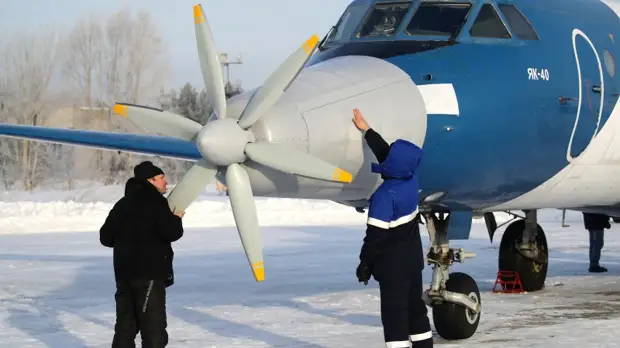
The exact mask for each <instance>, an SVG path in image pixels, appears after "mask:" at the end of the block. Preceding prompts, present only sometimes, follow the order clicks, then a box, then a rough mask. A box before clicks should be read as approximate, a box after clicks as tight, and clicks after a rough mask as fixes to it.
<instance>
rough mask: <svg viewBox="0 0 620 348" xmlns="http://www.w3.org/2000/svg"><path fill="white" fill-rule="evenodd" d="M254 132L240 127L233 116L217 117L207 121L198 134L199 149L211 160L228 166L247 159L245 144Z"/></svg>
mask: <svg viewBox="0 0 620 348" xmlns="http://www.w3.org/2000/svg"><path fill="white" fill-rule="evenodd" d="M250 141H252V134H251V133H250V132H248V131H245V130H243V129H241V127H239V125H238V124H237V120H235V119H232V118H225V119H216V120H213V121H210V122H209V123H207V124H206V125H205V126H204V127H203V128H202V129H201V130H200V132H198V135H197V136H196V145H197V146H198V151H200V153H201V154H202V156H203V157H204V158H205V159H206V160H207V161H209V162H211V163H213V164H215V165H218V166H228V165H231V164H233V163H242V162H244V161H245V159H246V157H245V145H246V144H247V143H249V142H250Z"/></svg>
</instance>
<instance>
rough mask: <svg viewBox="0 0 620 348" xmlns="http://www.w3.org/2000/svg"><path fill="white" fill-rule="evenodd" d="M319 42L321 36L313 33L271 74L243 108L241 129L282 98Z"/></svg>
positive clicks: (240, 121)
mask: <svg viewBox="0 0 620 348" xmlns="http://www.w3.org/2000/svg"><path fill="white" fill-rule="evenodd" d="M318 42H319V37H318V36H317V35H313V36H312V37H311V38H310V39H308V40H307V41H306V42H305V43H304V44H303V45H302V46H301V47H300V48H298V49H297V51H295V52H293V54H291V55H290V56H289V57H288V58H287V59H286V60H285V61H284V62H283V63H282V64H281V65H280V66H279V67H278V69H276V71H274V72H273V73H272V74H271V76H269V78H268V79H267V80H266V81H265V83H264V84H263V85H262V87H260V89H259V90H258V91H256V93H254V95H253V96H252V99H250V102H249V103H248V105H247V106H246V108H245V110H243V114H241V117H240V118H239V126H240V127H241V129H247V128H249V127H251V126H252V125H253V124H254V123H256V121H258V120H259V119H260V118H261V117H262V115H263V114H264V113H265V112H266V111H267V110H269V109H270V108H271V107H272V106H273V105H274V104H275V103H276V102H277V101H278V99H280V97H281V96H282V94H284V92H285V91H286V90H287V89H288V86H289V85H290V84H291V83H292V82H293V80H294V79H295V78H296V77H297V75H298V74H299V72H300V71H301V69H302V68H303V67H304V65H305V64H306V62H307V61H308V60H309V59H310V56H311V55H312V52H314V50H315V48H316V46H317V43H318Z"/></svg>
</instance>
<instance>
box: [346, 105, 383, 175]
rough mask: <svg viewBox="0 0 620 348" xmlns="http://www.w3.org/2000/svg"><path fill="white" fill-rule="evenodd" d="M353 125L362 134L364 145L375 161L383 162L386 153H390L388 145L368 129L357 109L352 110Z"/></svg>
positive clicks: (378, 135)
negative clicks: (373, 155)
mask: <svg viewBox="0 0 620 348" xmlns="http://www.w3.org/2000/svg"><path fill="white" fill-rule="evenodd" d="M353 123H354V124H355V126H356V127H357V129H359V130H361V131H362V132H364V139H366V143H367V144H368V146H369V147H370V149H371V150H372V152H373V153H374V154H375V157H376V158H377V161H379V163H381V162H383V161H385V159H386V158H387V155H388V152H390V145H389V144H388V143H387V142H386V141H385V140H384V139H383V137H381V135H380V134H379V133H377V132H376V131H375V130H374V129H372V128H370V126H369V125H368V123H367V122H366V119H365V118H364V116H363V115H362V113H361V112H360V111H359V110H358V109H353Z"/></svg>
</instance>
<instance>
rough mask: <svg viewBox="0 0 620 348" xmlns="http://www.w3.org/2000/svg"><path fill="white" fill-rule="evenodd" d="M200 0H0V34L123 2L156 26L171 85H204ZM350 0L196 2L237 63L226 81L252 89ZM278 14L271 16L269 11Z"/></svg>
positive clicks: (105, 11)
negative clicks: (197, 16)
mask: <svg viewBox="0 0 620 348" xmlns="http://www.w3.org/2000/svg"><path fill="white" fill-rule="evenodd" d="M198 1H200V0H194V1H189V0H0V33H2V35H3V36H5V37H6V36H7V35H11V33H15V32H16V31H21V30H30V29H33V28H36V27H35V26H47V25H50V26H58V27H65V28H67V27H70V26H71V25H73V23H75V21H76V20H77V19H78V18H80V16H83V15H85V14H88V13H90V12H92V13H95V14H101V15H102V16H104V17H107V16H109V15H110V14H111V13H113V12H115V11H117V10H119V9H121V8H123V7H124V6H125V5H128V6H129V7H130V8H131V9H132V10H135V11H136V12H137V10H142V9H144V10H147V11H148V12H149V13H150V14H151V16H152V18H153V19H154V20H155V21H156V22H158V23H159V24H160V28H161V29H160V30H161V32H162V35H163V38H164V40H165V41H166V43H167V45H168V48H169V54H170V59H171V68H172V74H171V86H168V87H174V88H178V87H180V86H181V85H182V84H183V83H185V82H187V81H189V82H190V83H192V84H194V85H196V86H198V87H199V88H198V89H202V88H203V87H204V83H203V81H202V75H201V74H200V64H199V61H198V55H197V52H196V42H195V34H194V21H193V10H192V6H193V5H195V4H196V3H199V2H198ZM350 2H351V0H313V1H300V0H262V1H253V0H202V2H200V3H201V4H202V6H203V8H204V10H205V12H206V15H207V18H208V20H209V22H210V24H211V29H212V30H213V35H214V37H215V43H216V45H217V47H218V49H219V51H220V52H222V51H224V52H229V55H230V56H232V57H231V58H234V57H235V56H237V55H238V54H239V53H241V54H242V57H243V61H244V63H243V65H241V66H239V65H235V66H232V69H231V70H232V80H233V82H234V81H235V80H236V79H240V80H241V82H242V86H243V88H244V89H246V90H247V89H250V88H253V87H256V86H258V85H260V84H262V82H263V81H264V80H265V79H266V78H267V77H268V76H269V74H270V73H271V72H272V71H273V70H274V69H275V68H276V67H277V66H278V65H279V64H280V62H281V61H283V60H284V59H285V58H286V57H287V56H288V55H289V54H290V53H291V52H293V51H294V50H295V49H297V48H298V47H299V45H301V44H302V43H303V42H304V41H305V40H306V39H308V38H309V37H310V36H311V35H312V34H317V35H319V37H320V38H323V36H324V35H325V34H326V33H327V31H328V30H329V28H330V27H331V26H332V25H334V24H336V22H337V21H338V18H339V17H340V15H341V14H342V13H343V12H344V10H345V8H346V6H347V5H348V4H349V3H350ZM276 11H277V12H279V14H275V12H276Z"/></svg>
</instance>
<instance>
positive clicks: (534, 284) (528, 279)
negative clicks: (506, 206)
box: [498, 220, 549, 292]
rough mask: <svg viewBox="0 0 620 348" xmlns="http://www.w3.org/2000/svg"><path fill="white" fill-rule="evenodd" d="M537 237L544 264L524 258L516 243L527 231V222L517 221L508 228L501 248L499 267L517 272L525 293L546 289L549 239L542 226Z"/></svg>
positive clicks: (502, 269)
mask: <svg viewBox="0 0 620 348" xmlns="http://www.w3.org/2000/svg"><path fill="white" fill-rule="evenodd" d="M537 226H538V233H537V236H536V243H537V244H538V248H539V249H540V250H541V252H542V253H543V255H544V260H545V262H544V263H539V262H536V261H533V260H531V259H529V258H526V257H525V256H523V255H522V254H521V253H519V251H518V250H517V248H516V247H515V243H516V241H517V240H521V237H522V236H523V231H524V230H525V221H524V220H517V221H515V222H513V223H511V224H510V225H508V227H507V228H506V231H505V232H504V235H503V236H502V241H501V243H500V246H499V258H498V266H499V270H501V271H516V272H517V273H518V274H519V278H521V284H522V285H523V290H525V291H528V292H529V291H538V290H541V289H543V288H544V286H545V280H546V279H547V268H548V266H549V248H548V247H547V238H546V237H545V232H544V231H543V229H542V227H540V225H537Z"/></svg>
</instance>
